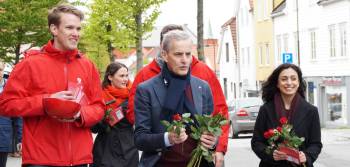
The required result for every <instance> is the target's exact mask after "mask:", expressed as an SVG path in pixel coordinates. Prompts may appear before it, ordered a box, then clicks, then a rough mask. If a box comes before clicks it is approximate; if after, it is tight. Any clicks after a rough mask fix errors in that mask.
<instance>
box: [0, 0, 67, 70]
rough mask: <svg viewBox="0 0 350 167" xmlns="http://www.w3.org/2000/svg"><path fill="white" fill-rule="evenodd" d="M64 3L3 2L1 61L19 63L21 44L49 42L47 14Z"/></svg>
mask: <svg viewBox="0 0 350 167" xmlns="http://www.w3.org/2000/svg"><path fill="white" fill-rule="evenodd" d="M60 2H64V1H62V0H5V1H3V2H0V36H1V38H0V58H1V59H4V60H5V61H7V62H13V63H17V62H18V61H19V54H20V53H19V49H20V46H21V45H22V44H31V46H41V45H43V44H45V43H46V42H47V41H48V40H49V39H50V33H49V31H48V25H47V13H48V10H49V9H50V8H52V7H53V6H55V5H57V4H58V3H60Z"/></svg>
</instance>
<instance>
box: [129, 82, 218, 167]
mask: <svg viewBox="0 0 350 167" xmlns="http://www.w3.org/2000/svg"><path fill="white" fill-rule="evenodd" d="M190 82H191V83H190V84H191V89H192V96H193V101H194V105H195V108H196V111H197V112H198V114H207V115H210V114H211V113H212V112H213V99H212V94H211V90H210V88H209V86H208V84H207V83H206V82H205V81H203V80H201V79H198V78H196V77H194V76H191V81H190ZM166 90H167V89H166V86H165V85H164V81H163V79H162V77H161V75H158V76H156V77H154V78H152V79H150V80H147V81H145V82H143V83H141V84H140V85H139V86H138V87H137V90H136V95H135V100H134V103H135V136H134V139H135V144H136V147H137V148H138V149H139V150H141V151H143V152H142V156H141V160H140V163H139V167H153V166H155V165H156V164H157V161H158V160H159V158H160V157H161V155H162V151H163V150H165V149H166V146H165V142H164V133H165V129H164V127H163V126H162V125H161V124H160V120H159V118H160V113H161V110H162V104H163V103H164V99H165V97H166V93H167V91H166Z"/></svg>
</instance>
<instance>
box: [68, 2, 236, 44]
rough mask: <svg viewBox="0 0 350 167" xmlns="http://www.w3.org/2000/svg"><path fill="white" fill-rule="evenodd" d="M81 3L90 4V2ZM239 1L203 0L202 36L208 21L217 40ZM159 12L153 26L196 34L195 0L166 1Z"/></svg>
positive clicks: (83, 8) (82, 8) (205, 31)
mask: <svg viewBox="0 0 350 167" xmlns="http://www.w3.org/2000/svg"><path fill="white" fill-rule="evenodd" d="M69 1H74V0H69ZM81 1H83V2H88V3H91V2H92V0H81ZM239 1H241V0H203V3H204V4H203V8H204V17H203V21H204V36H206V35H207V31H208V28H207V27H208V25H209V21H210V24H211V27H212V32H213V36H214V37H215V38H219V37H220V30H221V26H222V25H223V24H224V23H225V22H226V21H228V20H229V19H230V18H231V17H233V16H234V14H235V10H236V8H237V5H238V2H239ZM78 8H79V9H81V10H83V11H84V12H87V11H88V9H87V8H85V7H81V6H78ZM160 11H161V13H160V15H159V17H158V18H157V20H156V23H155V26H165V25H167V24H181V25H183V24H187V25H188V27H189V28H190V29H191V30H192V31H193V32H194V33H197V0H166V1H165V2H164V3H162V4H161V5H160Z"/></svg>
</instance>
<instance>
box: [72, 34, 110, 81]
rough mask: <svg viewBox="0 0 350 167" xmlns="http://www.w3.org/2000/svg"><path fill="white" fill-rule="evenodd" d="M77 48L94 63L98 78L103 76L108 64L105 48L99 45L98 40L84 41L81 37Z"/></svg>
mask: <svg viewBox="0 0 350 167" xmlns="http://www.w3.org/2000/svg"><path fill="white" fill-rule="evenodd" d="M78 47H79V49H80V50H81V51H82V52H83V53H86V56H87V57H88V58H89V59H90V60H91V61H93V62H94V63H95V65H96V67H97V69H98V70H99V73H100V76H101V77H103V76H104V75H103V74H104V72H105V70H106V68H107V66H108V64H109V63H110V61H109V57H108V52H107V46H106V45H104V44H101V43H100V42H98V40H92V39H86V38H85V36H83V37H82V38H81V40H80V42H79V46H78ZM101 79H102V78H101Z"/></svg>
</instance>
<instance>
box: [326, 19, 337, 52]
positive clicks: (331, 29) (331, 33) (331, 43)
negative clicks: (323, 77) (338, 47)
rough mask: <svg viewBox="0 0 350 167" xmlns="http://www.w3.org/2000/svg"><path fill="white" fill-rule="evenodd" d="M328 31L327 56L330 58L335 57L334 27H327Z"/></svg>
mask: <svg viewBox="0 0 350 167" xmlns="http://www.w3.org/2000/svg"><path fill="white" fill-rule="evenodd" d="M328 31H329V55H330V56H331V57H335V56H336V55H335V26H334V24H333V25H330V26H328Z"/></svg>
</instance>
